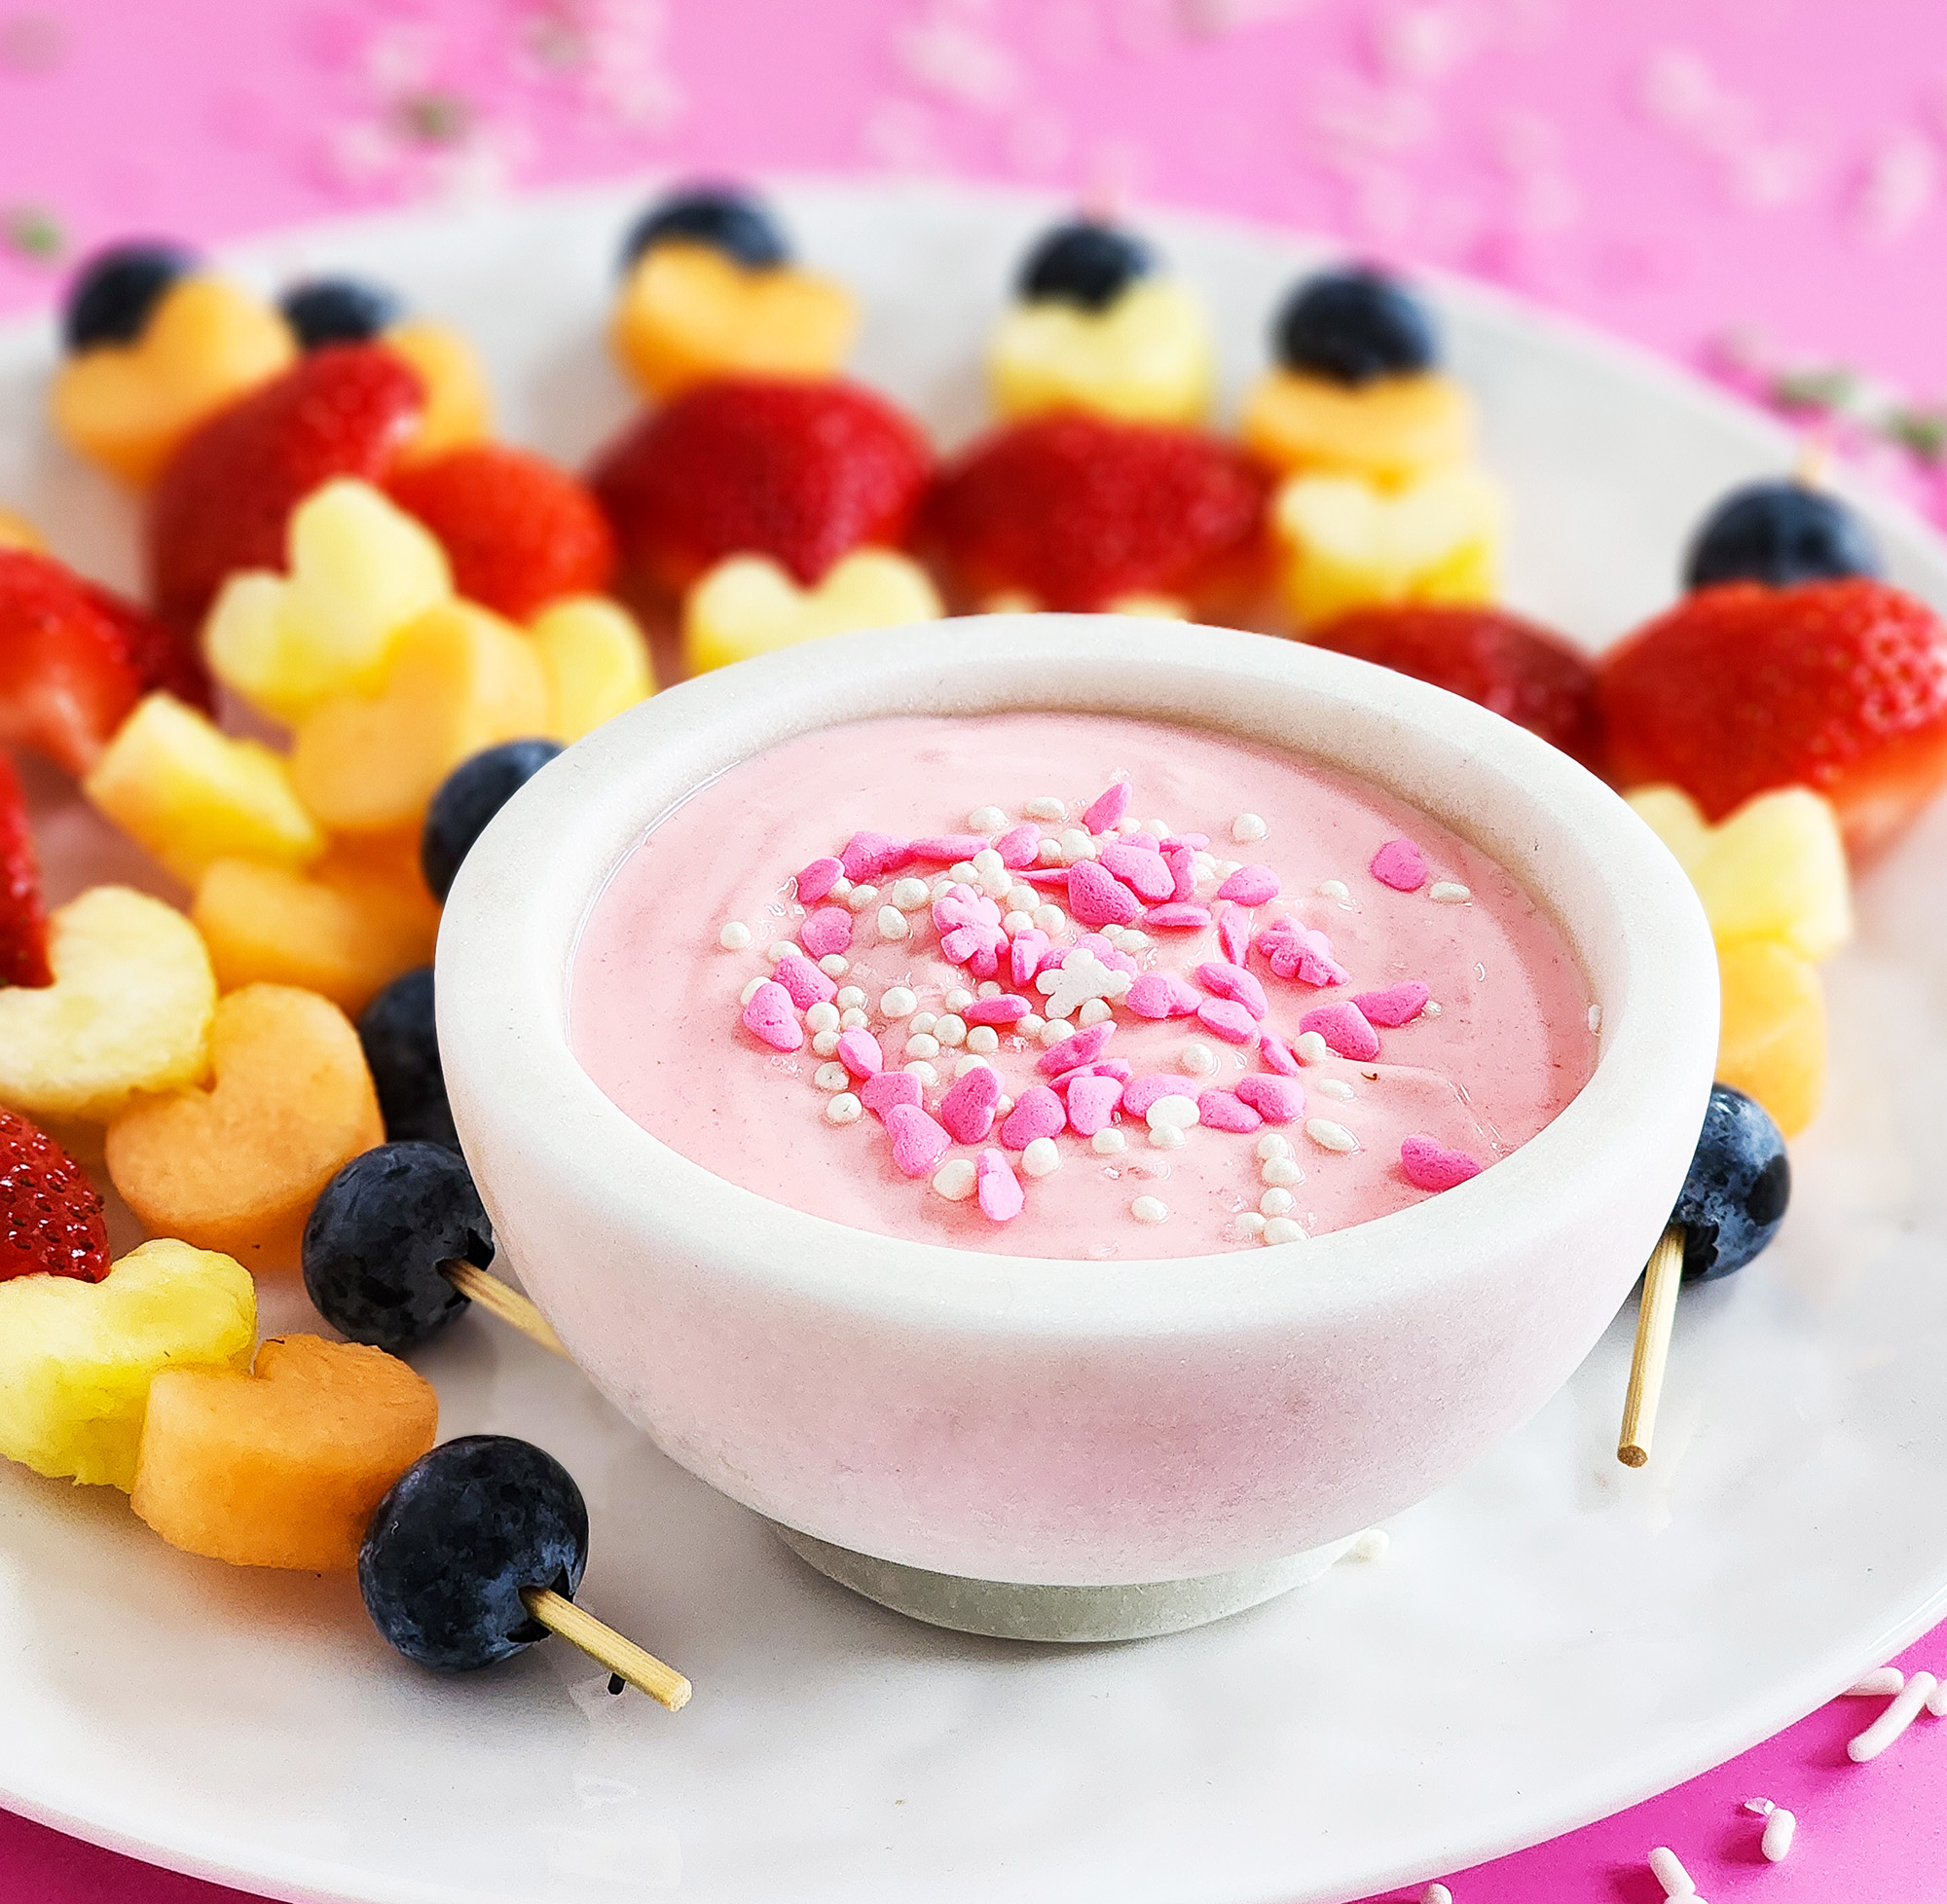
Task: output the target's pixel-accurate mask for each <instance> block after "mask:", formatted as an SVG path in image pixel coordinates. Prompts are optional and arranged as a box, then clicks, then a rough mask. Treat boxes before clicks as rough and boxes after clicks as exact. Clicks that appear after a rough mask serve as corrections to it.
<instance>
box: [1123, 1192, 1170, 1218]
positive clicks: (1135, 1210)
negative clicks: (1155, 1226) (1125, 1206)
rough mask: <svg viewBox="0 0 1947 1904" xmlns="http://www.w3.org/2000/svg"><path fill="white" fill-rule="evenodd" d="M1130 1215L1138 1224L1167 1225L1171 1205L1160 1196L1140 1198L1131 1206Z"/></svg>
mask: <svg viewBox="0 0 1947 1904" xmlns="http://www.w3.org/2000/svg"><path fill="white" fill-rule="evenodd" d="M1129 1215H1130V1216H1132V1217H1134V1218H1135V1220H1136V1221H1137V1222H1138V1223H1167V1222H1168V1221H1169V1205H1168V1204H1167V1203H1165V1202H1164V1201H1163V1200H1162V1198H1161V1197H1159V1196H1139V1197H1137V1198H1136V1200H1135V1201H1134V1202H1133V1203H1131V1204H1130V1205H1129Z"/></svg>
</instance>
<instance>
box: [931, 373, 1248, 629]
mask: <svg viewBox="0 0 1947 1904" xmlns="http://www.w3.org/2000/svg"><path fill="white" fill-rule="evenodd" d="M1266 494H1267V479H1266V478H1265V476H1264V475H1263V474H1262V473H1261V472H1260V471H1259V470H1258V469H1257V468H1256V467H1255V466H1254V465H1253V464H1252V463H1250V462H1248V461H1247V460H1246V459H1245V458H1243V457H1242V456H1240V455H1238V453H1237V452H1236V451H1235V450H1233V449H1231V447H1230V446H1229V445H1228V444H1226V443H1222V442H1220V441H1219V440H1218V439H1217V438H1216V437H1214V436H1206V435H1204V434H1202V433H1201V432H1199V431H1196V430H1188V429H1174V428H1170V427H1167V426H1166V425H1163V424H1159V423H1125V422H1117V421H1112V420H1111V419H1108V418H1105V417H1091V416H1086V415H1084V414H1082V413H1081V412H1074V411H1057V412H1051V413H1049V414H1047V415H1046V416H1041V417H1034V418H1030V419H1029V420H1028V421H1025V422H1021V423H1015V424H1013V425H1011V426H1010V427H1008V428H1004V429H1001V430H997V431H995V432H994V433H993V434H992V435H989V436H987V437H985V438H983V439H982V440H981V441H980V442H978V443H976V444H974V445H973V448H972V449H970V450H968V451H967V452H966V454H965V455H963V456H962V457H961V458H959V460H958V461H957V462H955V463H954V464H953V465H952V466H951V467H950V468H948V469H947V470H946V471H945V472H944V473H943V474H942V475H941V478H940V481H939V483H938V485H937V488H936V489H935V491H934V494H933V496H932V499H931V501H930V502H929V504H928V508H927V529H928V533H929V539H930V541H931V542H933V543H934V544H937V547H938V549H939V551H940V553H941V555H942V557H943V559H944V560H945V562H946V563H947V564H948V565H949V567H950V568H951V569H952V571H953V573H954V576H955V578H956V580H957V581H958V583H959V584H960V585H961V586H962V587H963V588H964V589H965V590H966V592H967V593H968V595H969V596H970V597H972V598H973V599H975V600H978V599H980V598H983V597H987V596H991V595H994V594H997V593H1000V592H1002V591H1011V590H1016V589H1019V590H1025V591H1026V592H1027V593H1028V594H1030V595H1032V596H1033V597H1034V598H1035V599H1036V601H1037V602H1038V603H1039V604H1041V605H1042V606H1043V607H1046V608H1067V609H1079V610H1084V611H1086V610H1091V609H1099V608H1103V607H1106V606H1107V605H1108V604H1110V603H1111V602H1113V601H1115V600H1116V599H1117V598H1118V597H1120V596H1125V595H1168V596H1176V597H1179V598H1181V599H1183V600H1185V601H1189V602H1192V603H1194V602H1197V601H1198V600H1201V599H1203V598H1204V597H1206V596H1207V595H1208V594H1209V593H1210V592H1211V590H1212V589H1213V588H1214V587H1215V586H1216V585H1217V584H1218V581H1219V578H1220V577H1222V576H1224V575H1226V574H1227V572H1229V571H1233V570H1234V569H1235V568H1237V567H1238V566H1239V565H1240V564H1242V563H1244V562H1245V561H1247V560H1248V558H1249V557H1250V556H1251V554H1252V553H1253V551H1254V550H1255V549H1256V547H1257V544H1258V542H1259V539H1260V532H1261V530H1262V526H1263V522H1264V514H1265V498H1266Z"/></svg>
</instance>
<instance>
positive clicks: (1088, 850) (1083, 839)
mask: <svg viewBox="0 0 1947 1904" xmlns="http://www.w3.org/2000/svg"><path fill="white" fill-rule="evenodd" d="M1094 857H1095V842H1094V841H1093V840H1092V839H1090V838H1089V837H1088V835H1087V834H1086V833H1084V831H1083V830H1082V828H1081V827H1080V826H1070V827H1069V828H1068V829H1067V830H1066V831H1065V832H1063V834H1062V836H1061V860H1062V864H1063V865H1067V866H1072V865H1074V863H1075V862H1076V860H1092V859H1094Z"/></svg>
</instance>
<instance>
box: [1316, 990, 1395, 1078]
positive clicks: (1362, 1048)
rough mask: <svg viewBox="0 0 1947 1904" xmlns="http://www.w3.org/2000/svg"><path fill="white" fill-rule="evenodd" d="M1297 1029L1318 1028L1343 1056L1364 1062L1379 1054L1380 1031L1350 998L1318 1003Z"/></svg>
mask: <svg viewBox="0 0 1947 1904" xmlns="http://www.w3.org/2000/svg"><path fill="white" fill-rule="evenodd" d="M1298 1028H1299V1030H1300V1031H1301V1032H1311V1031H1315V1032H1316V1033H1317V1034H1318V1035H1319V1037H1320V1038H1322V1039H1323V1040H1324V1041H1325V1043H1326V1044H1327V1046H1328V1047H1330V1048H1331V1049H1332V1050H1334V1051H1337V1052H1338V1053H1339V1055H1340V1056H1341V1058H1354V1059H1356V1060H1358V1061H1359V1062H1360V1063H1361V1064H1363V1063H1365V1062H1366V1061H1367V1060H1368V1059H1370V1058H1377V1057H1378V1055H1379V1035H1378V1032H1376V1031H1375V1030H1374V1029H1373V1028H1372V1026H1371V1025H1370V1024H1368V1023H1367V1022H1366V1014H1365V1013H1364V1012H1363V1011H1361V1010H1360V1009H1359V1007H1357V1006H1356V1005H1354V1004H1353V1003H1352V1001H1351V1000H1350V999H1340V1000H1339V1001H1338V1002H1337V1003H1336V1004H1333V1005H1320V1006H1315V1007H1313V1008H1312V1009H1311V1010H1309V1011H1307V1012H1306V1013H1305V1014H1304V1017H1303V1018H1301V1019H1300V1020H1299V1021H1298Z"/></svg>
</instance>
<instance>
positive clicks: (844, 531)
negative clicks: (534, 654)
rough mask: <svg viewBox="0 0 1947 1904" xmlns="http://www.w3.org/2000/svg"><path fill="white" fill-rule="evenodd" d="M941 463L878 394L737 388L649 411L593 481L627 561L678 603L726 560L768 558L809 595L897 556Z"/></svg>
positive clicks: (821, 386) (833, 388)
mask: <svg viewBox="0 0 1947 1904" xmlns="http://www.w3.org/2000/svg"><path fill="white" fill-rule="evenodd" d="M932 461H933V458H932V453H931V451H930V450H929V449H928V447H927V443H926V439H925V438H924V437H923V436H922V435H921V434H920V432H919V429H918V428H917V426H916V425H915V424H914V423H913V422H912V421H910V420H909V419H908V418H906V417H905V416H903V415H902V414H901V413H900V411H898V410H896V409H894V407H893V406H892V405H891V404H890V403H888V402H887V401H886V400H885V399H884V398H883V397H880V396H876V395H874V394H873V393H872V392H871V391H870V390H865V389H861V388H860V387H859V386H858V385H857V384H841V383H815V384H814V383H803V384H799V383H776V382H763V381H759V380H755V379H741V378H738V379H725V380H723V381H721V382H717V383H710V384H697V385H696V386H695V387H694V388H693V389H690V390H687V391H685V392H684V393H683V394H682V395H681V396H680V397H678V398H677V399H676V400H675V402H673V403H667V404H664V405H663V406H662V408H661V409H659V410H654V411H651V412H650V413H649V414H648V415H647V416H645V417H643V419H642V420H641V421H639V422H636V423H634V424H632V425H631V426H630V427H629V428H628V429H627V430H625V431H624V432H623V433H622V435H621V436H620V437H619V438H618V439H617V440H616V441H615V442H614V443H612V444H611V445H610V446H609V447H608V448H607V449H606V451H605V452H604V453H603V454H602V456H601V458H600V459H599V460H598V461H597V463H596V466H595V470H594V474H593V476H592V477H591V479H590V480H591V481H592V483H593V486H594V489H595V494H596V495H597V496H598V497H599V498H600V500H601V503H602V506H603V508H604V509H605V510H606V511H607V514H608V520H609V522H610V523H612V524H613V525H614V529H615V537H616V540H617V541H618V542H619V543H620V545H621V548H622V553H623V555H624V556H625V557H626V558H627V560H628V561H629V562H630V563H632V564H633V565H635V566H636V567H637V568H641V569H642V570H643V573H644V574H645V575H646V576H647V577H648V578H649V579H650V580H651V581H652V582H654V583H655V584H656V585H657V586H658V587H660V588H664V589H667V590H669V591H670V592H671V593H673V594H675V593H680V592H681V591H682V590H683V589H685V588H687V587H688V586H689V584H690V583H691V582H693V581H694V580H695V579H696V578H697V576H699V575H700V574H702V573H703V572H704V570H705V569H707V568H711V567H712V566H713V565H714V564H715V563H717V562H719V561H721V560H722V558H723V557H725V556H729V555H767V556H770V557H771V558H772V559H773V560H774V561H776V562H778V563H780V564H781V565H782V566H783V567H784V568H788V569H790V572H791V573H792V574H793V575H794V576H795V577H796V578H797V580H798V581H800V582H802V583H805V584H811V583H814V582H816V581H818V580H819V578H820V577H821V576H823V575H824V573H825V571H826V570H827V568H830V567H831V565H832V564H833V563H834V562H836V561H837V560H838V558H839V557H840V556H842V555H844V554H846V553H847V552H848V551H850V550H852V549H856V548H858V547H860V546H861V545H862V544H864V543H878V544H882V545H886V546H897V545H898V544H899V543H900V542H901V541H902V540H903V539H904V537H905V533H906V530H907V528H908V527H909V526H910V524H911V522H912V518H913V513H914V511H915V510H916V509H917V508H918V506H919V500H920V496H921V494H922V493H923V492H924V490H925V488H926V480H927V476H928V473H929V471H930V469H931V467H932Z"/></svg>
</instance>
